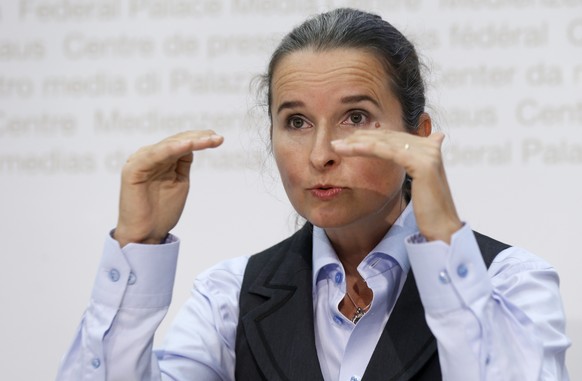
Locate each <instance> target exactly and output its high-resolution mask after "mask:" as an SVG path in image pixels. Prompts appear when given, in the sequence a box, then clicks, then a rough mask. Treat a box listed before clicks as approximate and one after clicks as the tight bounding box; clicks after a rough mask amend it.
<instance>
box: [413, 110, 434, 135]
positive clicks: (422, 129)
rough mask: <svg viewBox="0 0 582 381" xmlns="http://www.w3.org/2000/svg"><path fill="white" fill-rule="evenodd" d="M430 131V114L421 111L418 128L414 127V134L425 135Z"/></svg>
mask: <svg viewBox="0 0 582 381" xmlns="http://www.w3.org/2000/svg"><path fill="white" fill-rule="evenodd" d="M431 133H432V120H431V119H430V115H428V114H427V113H426V112H423V113H422V114H421V115H420V118H418V128H417V129H416V134H417V135H418V136H422V137H425V138H426V137H427V136H429V135H430V134H431Z"/></svg>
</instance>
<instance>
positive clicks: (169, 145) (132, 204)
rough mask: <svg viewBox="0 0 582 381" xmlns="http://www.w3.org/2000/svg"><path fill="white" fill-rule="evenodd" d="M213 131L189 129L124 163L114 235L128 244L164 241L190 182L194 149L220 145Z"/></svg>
mask: <svg viewBox="0 0 582 381" xmlns="http://www.w3.org/2000/svg"><path fill="white" fill-rule="evenodd" d="M223 140H224V139H223V137H222V136H219V135H217V134H216V133H214V131H211V130H205V131H187V132H182V133H179V134H176V135H174V136H170V137H168V138H166V139H164V140H162V141H161V142H159V143H157V144H154V145H151V146H146V147H143V148H141V149H139V150H138V151H137V152H136V153H134V154H133V155H131V156H130V157H129V159H128V160H127V162H126V163H125V165H124V166H123V170H122V175H121V194H120V200H119V218H118V221H117V227H116V228H115V232H114V238H115V239H116V240H117V241H118V242H119V244H120V245H121V247H123V246H125V245H126V244H128V243H132V242H133V243H150V244H159V243H161V242H162V241H163V240H164V238H165V237H166V236H167V234H168V233H169V232H170V230H171V229H172V228H173V227H174V226H176V224H177V223H178V220H179V219H180V215H181V214H182V211H183V209H184V205H185V203H186V198H187V196H188V190H189V185H190V166H191V165H192V160H193V151H200V150H204V149H207V148H214V147H218V146H219V145H221V144H222V142H223Z"/></svg>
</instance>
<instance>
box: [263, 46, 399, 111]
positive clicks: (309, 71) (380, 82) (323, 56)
mask: <svg viewBox="0 0 582 381" xmlns="http://www.w3.org/2000/svg"><path fill="white" fill-rule="evenodd" d="M318 89H328V90H332V91H335V90H337V91H345V90H357V91H364V92H369V93H371V94H370V95H372V94H374V95H375V96H376V97H381V96H383V95H384V96H385V95H389V94H388V93H390V89H389V77H388V74H387V72H386V70H385V68H384V65H383V64H382V62H381V61H380V60H379V59H378V58H377V57H376V55H375V54H373V53H371V52H368V51H365V50H363V49H333V50H325V51H319V52H316V51H314V50H311V49H305V50H300V51H296V52H293V53H291V54H289V55H287V56H285V57H284V58H283V59H281V61H280V62H279V64H278V65H277V66H276V68H275V70H274V73H273V78H272V84H271V90H272V95H273V98H272V99H273V103H274V104H276V103H277V101H279V100H280V98H281V97H285V96H288V95H290V94H294V93H296V92H301V91H310V92H314V91H316V90H318Z"/></svg>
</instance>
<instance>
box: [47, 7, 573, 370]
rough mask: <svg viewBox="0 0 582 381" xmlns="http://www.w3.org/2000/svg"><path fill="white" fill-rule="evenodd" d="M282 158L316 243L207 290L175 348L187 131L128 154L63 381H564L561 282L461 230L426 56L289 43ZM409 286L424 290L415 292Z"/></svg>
mask: <svg viewBox="0 0 582 381" xmlns="http://www.w3.org/2000/svg"><path fill="white" fill-rule="evenodd" d="M264 85H265V89H266V95H267V100H268V102H267V103H268V109H269V117H270V120H271V140H272V152H273V155H274V157H275V161H276V163H277V166H278V169H279V172H280V175H281V179H282V181H283V185H284V188H285V190H286V193H287V195H288V197H289V199H290V201H291V203H292V205H293V207H294V208H295V210H296V211H297V213H298V214H299V215H301V216H302V217H304V218H305V219H306V220H307V223H306V224H305V226H304V227H303V228H302V229H301V230H299V231H298V232H297V233H296V234H294V235H293V236H292V237H290V238H289V239H287V240H285V241H283V242H281V243H279V244H277V245H275V246H273V247H272V248H269V249H267V250H265V251H264V252H263V253H259V254H257V255H254V256H251V257H240V258H236V259H232V260H228V261H226V262H223V263H220V264H218V265H216V266H215V267H213V268H212V269H210V270H208V271H206V272H205V273H204V274H202V275H200V276H199V277H198V278H197V280H196V282H195V287H194V290H193V294H192V297H191V299H190V300H189V301H188V302H187V303H186V305H185V306H184V307H183V309H182V310H181V312H180V313H179V315H178V317H177V319H176V321H175V322H174V324H173V326H172V328H171V329H170V331H169V333H168V336H167V338H166V343H165V345H164V347H163V348H162V349H160V350H157V351H152V349H151V346H152V338H153V335H154V332H155V330H156V327H157V326H158V324H159V323H160V321H161V320H162V318H163V315H164V314H165V312H166V310H167V307H168V304H169V299H170V297H171V289H172V284H173V277H174V271H175V264H176V256H177V250H178V249H177V246H178V241H177V239H176V238H175V237H174V236H172V235H170V234H169V232H170V230H171V229H172V228H173V227H174V226H175V225H176V223H177V222H178V219H179V217H180V214H181V212H182V209H183V207H184V203H185V200H186V196H187V193H188V183H189V170H190V165H191V163H192V152H193V151H199V150H204V149H210V148H215V147H218V146H219V145H220V144H221V143H222V141H223V138H222V137H221V136H219V135H217V134H215V133H214V132H212V131H189V132H184V133H181V134H178V135H175V136H172V137H170V138H168V139H166V140H164V141H162V142H160V143H158V144H155V145H152V146H149V147H145V148H142V149H141V150H139V151H138V152H137V153H135V154H134V155H133V156H132V157H131V158H130V159H129V160H128V162H127V164H126V165H125V167H124V169H123V176H122V189H121V198H120V211H119V220H118V224H117V227H116V229H115V230H114V233H113V236H112V237H111V239H110V240H108V241H107V244H106V248H105V252H104V256H103V260H102V263H101V266H100V271H99V273H98V277H97V280H96V284H95V289H94V292H93V296H92V298H91V303H90V305H89V308H88V309H87V311H86V313H85V316H84V318H83V321H82V323H81V326H80V328H79V331H78V334H77V338H76V340H75V341H74V343H73V346H72V348H71V350H70V351H69V353H68V354H67V356H66V357H65V359H64V361H63V364H62V367H61V370H60V373H59V376H58V379H59V380H80V379H83V380H85V379H87V380H104V379H107V380H159V379H167V380H233V379H237V380H260V379H265V380H295V379H309V380H360V379H363V380H377V379H382V380H385V379H386V380H388V379H389V380H408V379H412V380H438V379H441V378H442V379H445V380H520V381H523V380H567V379H568V376H567V372H566V370H565V366H564V355H565V350H566V348H567V347H568V345H569V341H568V339H567V338H566V336H565V334H564V319H565V318H564V315H563V312H562V306H561V301H560V296H559V290H558V276H557V274H556V272H555V270H554V269H553V268H552V267H551V266H550V265H548V264H547V263H546V262H544V261H543V260H541V259H539V258H537V257H535V256H534V255H532V254H530V253H528V252H527V251H525V250H522V249H518V248H514V247H509V246H508V245H505V244H502V243H500V242H498V241H495V240H493V239H491V238H488V237H485V236H482V235H480V234H478V233H474V232H472V231H471V230H470V228H469V226H468V224H466V223H463V222H462V221H461V220H460V218H459V217H458V215H457V212H456V210H455V206H454V203H453V200H452V197H451V193H450V191H449V187H448V184H447V180H446V177H445V172H444V169H443V165H442V158H441V152H440V149H441V143H442V141H443V135H442V134H439V133H432V125H431V119H430V117H429V115H428V114H426V113H425V112H424V106H425V98H424V86H423V82H422V78H421V75H420V70H419V62H418V58H417V55H416V53H415V50H414V47H413V46H412V45H411V44H410V42H409V41H408V40H407V39H406V38H405V37H404V36H402V34H401V33H400V32H398V31H397V30H396V29H395V28H394V27H392V26H391V25H390V24H388V23H387V22H385V21H383V20H381V19H380V18H379V17H377V16H374V15H371V14H368V13H363V12H360V11H355V10H350V9H338V10H335V11H332V12H329V13H324V14H321V15H318V16H317V17H315V18H313V19H310V20H307V21H306V22H305V23H304V24H302V25H301V26H299V27H297V28H296V29H295V30H293V31H292V32H291V33H290V34H289V35H287V36H286V37H285V38H284V39H283V41H282V42H281V44H280V45H279V47H278V48H277V50H276V51H275V53H274V54H273V57H272V60H271V62H270V65H269V68H268V72H267V74H266V75H265V77H264ZM413 274H414V275H413Z"/></svg>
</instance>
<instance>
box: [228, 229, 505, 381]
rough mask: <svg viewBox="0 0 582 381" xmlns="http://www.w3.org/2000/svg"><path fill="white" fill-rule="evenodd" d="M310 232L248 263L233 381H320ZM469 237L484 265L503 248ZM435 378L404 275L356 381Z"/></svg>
mask: <svg viewBox="0 0 582 381" xmlns="http://www.w3.org/2000/svg"><path fill="white" fill-rule="evenodd" d="M312 232H313V227H312V225H310V224H306V225H305V226H304V227H303V228H302V229H301V230H299V231H298V232H297V233H295V234H294V235H292V236H291V237H289V238H287V239H286V240H284V241H282V242H280V243H279V244H277V245H275V246H273V247H271V248H269V249H267V250H265V251H263V252H261V253H258V254H255V255H253V256H252V257H251V258H250V259H249V262H248V264H247V267H246V270H245V275H244V279H243V284H242V287H241V293H240V299H239V306H240V315H239V323H238V328H237V335H236V369H235V376H236V379H237V380H240V381H255V380H267V381H276V380H301V381H306V380H308V381H316V380H317V381H323V376H322V373H321V369H320V367H319V360H318V357H317V350H316V347H315V334H314V331H313V329H314V323H313V298H312V267H313V262H312ZM475 237H476V238H477V243H478V244H479V248H480V250H481V253H482V255H483V259H484V261H485V264H486V265H487V267H489V265H490V264H491V262H492V261H493V259H494V258H495V256H496V255H497V254H498V253H499V252H500V251H502V250H504V249H506V248H508V247H509V246H508V245H506V244H503V243H501V242H498V241H495V240H493V239H492V238H489V237H487V236H484V235H481V234H479V233H475ZM441 379H442V376H441V371H440V365H439V360H438V353H437V345H436V339H435V338H434V336H433V335H432V333H431V331H430V329H429V328H428V325H427V324H426V320H425V318H424V308H423V306H422V303H421V301H420V296H419V294H418V290H417V288H416V282H415V281H414V276H413V274H412V272H410V273H409V274H408V277H407V278H406V281H405V283H404V287H403V289H402V292H401V293H400V296H399V297H398V300H397V302H396V305H395V306H394V310H393V311H392V314H391V315H390V318H389V320H388V322H387V324H386V326H385V327H384V331H383V333H382V335H381V336H380V340H379V342H378V344H377V345H376V348H375V350H374V353H373V354H372V357H371V358H370V362H369V363H368V366H367V368H366V371H365V373H364V375H363V377H362V380H363V381H374V380H399V381H400V380H418V381H437V380H441Z"/></svg>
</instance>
